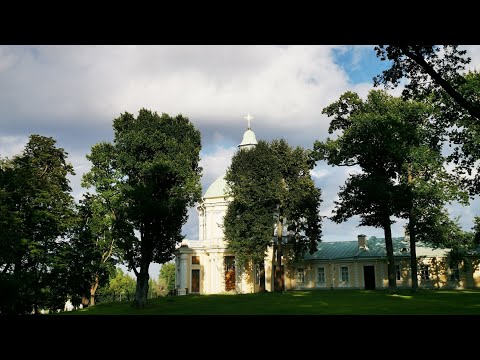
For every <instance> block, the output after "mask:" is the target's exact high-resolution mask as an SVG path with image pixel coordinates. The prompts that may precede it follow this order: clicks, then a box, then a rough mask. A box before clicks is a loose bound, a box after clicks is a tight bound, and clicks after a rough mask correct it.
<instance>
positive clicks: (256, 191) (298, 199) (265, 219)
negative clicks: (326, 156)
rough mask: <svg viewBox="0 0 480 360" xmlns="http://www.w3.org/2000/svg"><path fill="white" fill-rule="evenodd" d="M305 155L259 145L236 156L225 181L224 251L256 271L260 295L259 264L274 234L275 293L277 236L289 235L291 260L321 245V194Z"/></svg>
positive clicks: (280, 144) (278, 144)
mask: <svg viewBox="0 0 480 360" xmlns="http://www.w3.org/2000/svg"><path fill="white" fill-rule="evenodd" d="M310 170H311V163H310V162H309V157H308V152H307V151H306V150H304V149H302V148H300V147H296V148H292V147H291V146H289V145H288V143H287V142H286V141H285V140H283V139H281V140H273V141H272V142H271V143H267V142H265V141H259V142H258V145H256V146H255V147H254V148H252V149H249V150H241V151H238V152H237V153H236V154H235V155H234V157H233V159H232V163H231V165H230V167H229V168H228V170H227V174H226V176H225V179H226V181H227V184H228V188H229V189H230V194H231V195H232V196H233V201H232V202H231V203H230V204H229V207H228V209H227V214H226V216H225V219H224V226H225V238H226V240H227V242H228V247H229V249H231V250H232V251H234V252H235V254H236V257H237V259H239V261H240V262H241V263H242V262H245V261H247V260H248V261H252V263H253V264H254V265H258V266H259V270H260V290H261V291H262V290H264V289H265V272H264V260H265V252H266V250H267V247H268V246H269V245H270V244H271V240H272V235H273V234H272V230H273V229H274V228H275V229H276V232H277V241H276V242H277V245H276V259H277V264H276V267H275V269H276V271H275V289H276V290H277V291H281V290H283V289H284V284H283V276H282V273H281V268H282V264H281V262H282V255H283V250H282V243H283V235H284V234H285V233H289V234H290V235H291V236H290V239H289V240H290V243H291V246H292V248H293V250H294V254H296V255H299V254H303V253H304V252H305V251H307V250H309V251H310V252H311V253H313V252H314V251H315V250H316V246H317V242H318V241H320V239H321V217H320V215H319V213H318V211H319V207H320V203H321V198H320V196H321V192H320V190H319V189H317V188H316V187H315V185H314V183H313V180H312V178H311V175H310Z"/></svg>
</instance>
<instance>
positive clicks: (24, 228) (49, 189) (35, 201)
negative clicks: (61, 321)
mask: <svg viewBox="0 0 480 360" xmlns="http://www.w3.org/2000/svg"><path fill="white" fill-rule="evenodd" d="M66 159H67V153H66V152H65V151H64V150H63V149H61V148H57V147H56V146H55V140H54V139H53V138H50V137H44V136H40V135H31V136H30V138H29V141H28V143H27V145H26V146H25V149H24V151H23V152H22V153H21V154H19V155H16V156H14V157H13V158H12V160H3V161H2V162H1V171H0V199H1V200H2V201H1V203H0V204H1V205H0V212H1V215H2V220H0V235H1V238H0V240H1V245H0V249H1V250H2V251H0V253H1V255H0V268H1V269H2V273H3V274H2V282H3V283H4V284H9V285H7V287H8V289H9V290H8V291H7V292H8V294H10V295H9V297H10V299H14V302H13V303H10V304H6V305H5V306H3V307H2V309H0V311H2V313H3V312H10V313H30V312H31V311H32V309H34V310H35V311H36V312H37V311H38V310H39V309H41V308H50V309H56V308H58V307H63V304H62V302H63V303H64V301H65V300H66V298H67V288H66V283H65V282H64V281H63V280H62V279H57V271H56V269H59V268H62V261H63V259H62V257H61V256H60V254H61V252H62V249H63V246H64V242H63V241H62V238H65V237H66V236H67V235H68V231H69V229H70V228H71V226H72V224H73V221H74V201H73V198H72V196H71V195H70V191H71V188H70V185H69V180H68V179H67V176H68V175H69V174H74V172H73V167H72V165H71V164H68V163H67V161H66ZM3 200H4V201H3ZM0 292H1V291H0ZM60 304H62V305H61V306H60Z"/></svg>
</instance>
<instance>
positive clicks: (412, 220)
mask: <svg viewBox="0 0 480 360" xmlns="http://www.w3.org/2000/svg"><path fill="white" fill-rule="evenodd" d="M407 179H408V185H409V186H410V187H412V186H413V176H412V164H411V163H409V164H408V178H407ZM412 191H413V190H412ZM408 217H409V220H408V232H409V233H410V268H411V272H412V274H411V276H412V292H417V289H418V265H417V248H416V241H417V240H416V237H417V233H416V231H415V228H416V226H417V221H416V220H417V219H416V217H415V209H414V207H413V200H411V204H410V211H409V214H408Z"/></svg>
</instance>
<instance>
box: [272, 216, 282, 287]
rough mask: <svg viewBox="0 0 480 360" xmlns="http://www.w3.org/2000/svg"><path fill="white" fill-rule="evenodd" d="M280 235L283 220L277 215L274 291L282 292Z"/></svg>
mask: <svg viewBox="0 0 480 360" xmlns="http://www.w3.org/2000/svg"><path fill="white" fill-rule="evenodd" d="M282 233H283V219H282V218H281V215H279V220H278V222H277V266H276V267H275V287H274V288H275V291H284V288H283V281H282Z"/></svg>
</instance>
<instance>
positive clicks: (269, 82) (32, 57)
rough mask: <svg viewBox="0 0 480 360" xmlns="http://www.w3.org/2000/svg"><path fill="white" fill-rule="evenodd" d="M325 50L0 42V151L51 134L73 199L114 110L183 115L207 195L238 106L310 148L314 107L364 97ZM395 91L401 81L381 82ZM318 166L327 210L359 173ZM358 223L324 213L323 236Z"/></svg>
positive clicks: (321, 131) (475, 56) (359, 51)
mask: <svg viewBox="0 0 480 360" xmlns="http://www.w3.org/2000/svg"><path fill="white" fill-rule="evenodd" d="M334 48H336V49H342V48H344V50H346V49H350V48H351V47H342V46H335V47H334V46H263V45H259V46H0V126H1V129H2V136H1V137H0V154H1V155H2V156H6V155H10V156H11V155H13V154H15V153H18V152H19V151H21V149H22V148H23V146H24V144H25V143H26V141H27V138H28V136H29V135H30V134H32V133H42V134H45V133H46V134H48V136H53V137H54V138H56V139H57V140H58V142H59V144H62V147H63V148H65V150H66V151H67V152H68V153H69V154H70V157H69V161H71V162H72V163H73V165H74V167H75V171H76V173H77V175H76V176H75V177H72V187H73V193H74V196H75V198H76V199H79V198H80V196H81V194H82V192H83V191H84V189H81V188H80V179H81V176H82V175H83V173H84V172H86V171H88V169H89V166H90V164H89V162H88V161H87V160H86V159H85V154H87V153H89V152H90V147H91V146H92V145H94V144H96V143H97V142H99V141H102V140H107V141H110V140H111V139H112V138H113V135H112V134H113V131H112V128H111V124H112V120H113V119H114V118H115V117H117V116H118V115H119V114H120V113H122V112H124V111H129V112H131V113H133V114H135V115H136V114H137V113H138V110H139V109H140V108H141V107H145V108H147V109H151V110H154V111H158V112H166V113H168V114H170V115H175V114H178V113H182V114H184V115H185V116H188V117H189V118H190V120H191V121H192V122H193V123H194V124H195V126H197V127H198V128H199V129H200V130H201V131H202V146H203V149H204V150H202V153H201V158H202V159H201V166H202V167H203V168H204V172H203V173H204V175H203V178H202V184H203V186H204V189H203V192H205V191H206V189H207V187H208V186H209V185H210V184H211V183H212V182H213V181H214V180H215V179H216V178H217V177H219V176H221V175H222V174H223V173H224V172H225V170H226V168H227V167H228V165H229V164H230V160H231V157H232V155H233V154H234V152H235V151H236V150H237V147H236V146H237V145H238V144H239V142H240V141H241V138H242V135H243V132H244V131H245V121H244V120H243V117H244V116H245V115H246V113H247V112H250V114H252V115H253V116H254V117H255V119H254V120H253V121H252V127H253V129H254V131H255V133H256V135H257V139H259V140H260V139H265V140H271V139H272V138H278V137H284V138H285V139H286V140H287V141H288V142H289V143H291V144H292V145H301V146H304V147H306V148H311V147H312V144H313V141H314V140H317V139H318V140H324V139H325V138H326V137H327V135H328V133H327V129H328V126H329V119H328V118H327V117H326V116H325V115H323V114H322V113H321V111H322V109H323V108H324V107H325V106H327V105H328V104H330V103H331V102H333V101H335V100H337V99H338V97H339V96H340V95H341V94H342V93H343V92H345V91H347V90H352V91H356V92H358V93H359V95H360V96H361V97H363V98H364V97H366V95H367V93H368V91H369V90H370V89H371V88H372V86H371V84H370V82H368V83H360V84H356V85H352V84H349V80H348V79H349V78H348V75H347V74H346V73H345V70H344V68H342V67H341V66H340V65H337V64H335V62H334V60H335V59H334V54H333V51H332V49H334ZM353 49H354V56H353V63H352V64H350V66H361V64H362V61H361V57H362V56H367V55H368V54H369V53H370V49H369V48H366V47H358V48H357V47H354V48H353ZM468 49H469V53H470V55H471V56H472V65H473V64H479V63H480V47H478V46H477V47H471V46H469V47H468ZM367 50H368V51H367ZM370 55H371V53H370ZM476 66H478V65H476ZM347 70H348V68H347ZM400 92H401V87H399V88H397V89H395V90H392V91H391V93H393V94H395V95H399V94H400ZM212 149H213V150H212ZM322 166H323V165H321V164H319V165H317V167H316V168H315V169H314V170H313V176H314V177H315V182H316V184H317V185H318V186H319V187H320V188H321V189H322V198H323V200H324V202H323V203H322V213H325V212H328V211H331V208H332V206H333V200H334V199H335V197H336V194H337V193H338V191H339V186H340V185H342V184H343V183H344V182H345V179H346V177H347V176H348V174H349V173H350V172H351V171H357V170H356V169H354V168H331V167H327V166H326V167H322ZM477 208H478V206H477V207H476V208H475V209H477ZM472 212H474V210H472ZM189 215H190V219H189V221H188V223H187V224H186V225H185V226H184V233H185V234H187V236H188V238H190V239H195V238H197V235H196V233H195V232H196V231H197V232H198V229H197V230H195V229H196V228H197V225H196V223H195V221H197V220H196V212H195V211H194V209H193V210H190V212H189ZM327 223H328V225H327ZM357 224H358V219H352V220H350V221H348V222H346V223H343V224H340V225H336V224H333V223H332V222H331V221H328V220H327V221H326V222H325V227H324V238H325V240H332V239H339V240H342V239H343V240H354V239H356V234H357V232H358V229H356V225H357ZM395 229H396V230H398V229H397V228H395ZM359 231H360V232H363V229H360V230H359ZM365 232H366V233H367V235H370V234H378V232H380V233H381V232H382V231H381V230H377V229H372V230H371V231H370V229H366V230H365ZM402 233H403V232H402ZM398 235H401V233H400V234H397V236H398ZM376 236H378V235H376ZM379 237H382V236H379Z"/></svg>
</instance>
